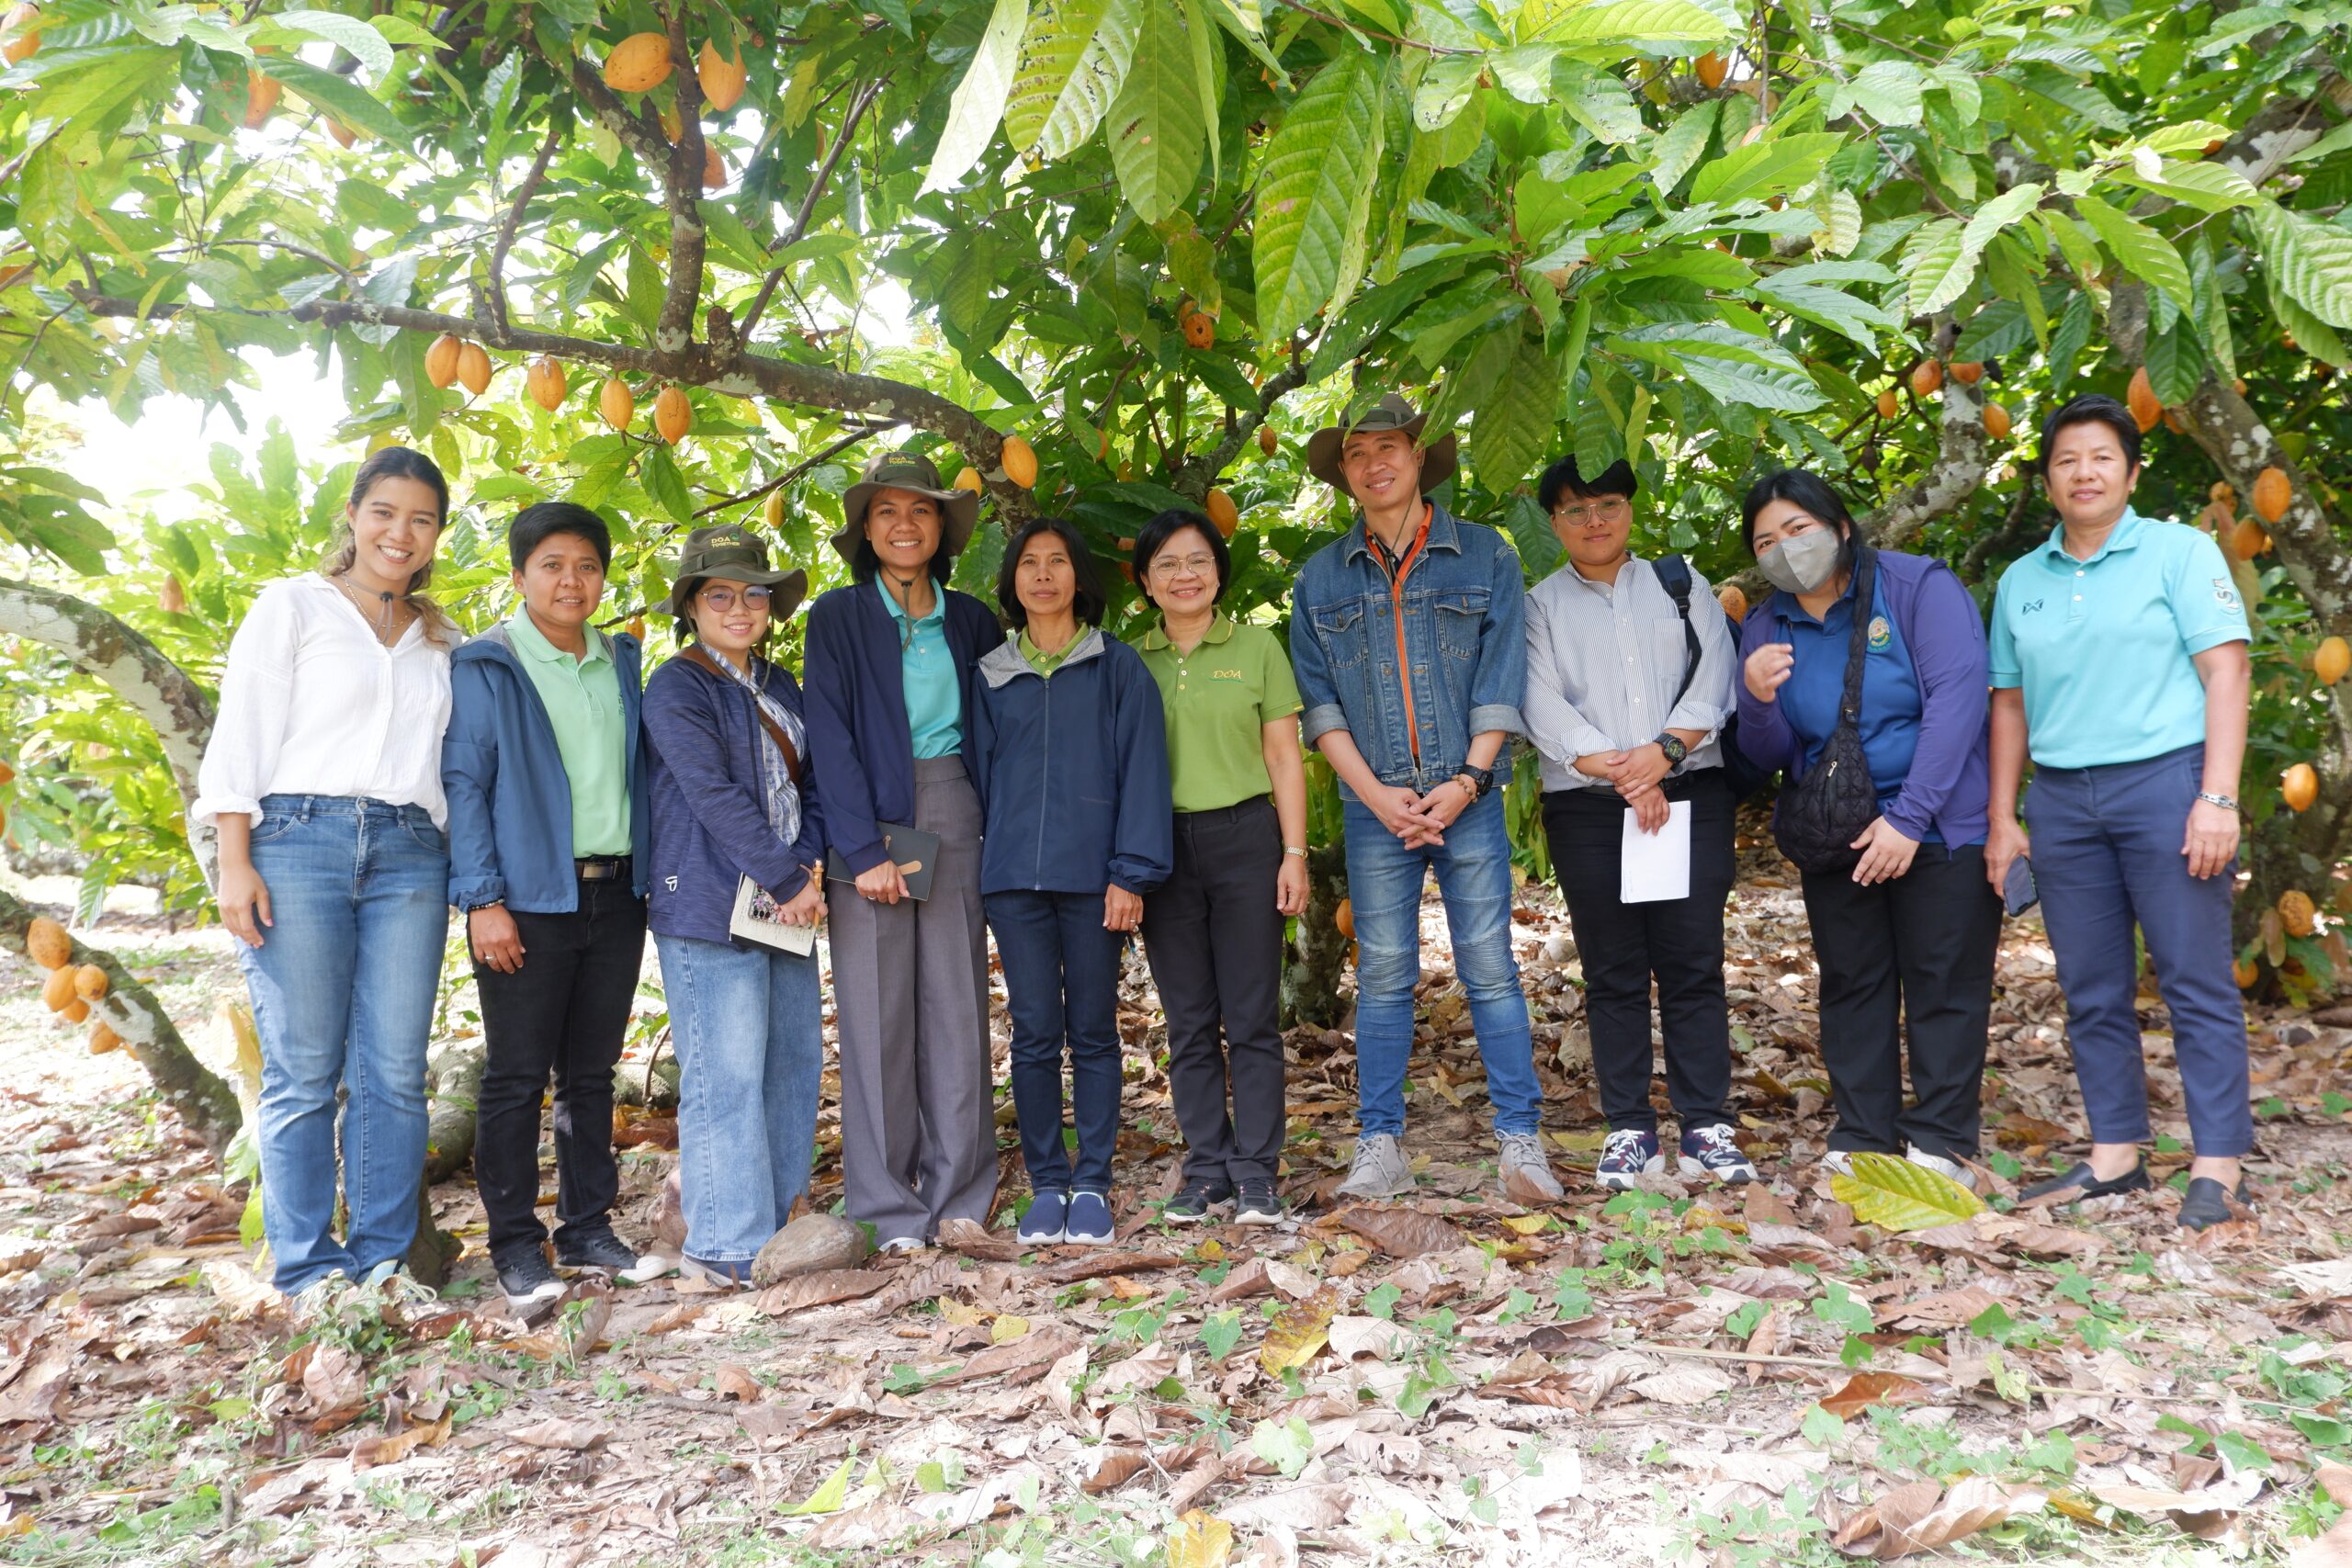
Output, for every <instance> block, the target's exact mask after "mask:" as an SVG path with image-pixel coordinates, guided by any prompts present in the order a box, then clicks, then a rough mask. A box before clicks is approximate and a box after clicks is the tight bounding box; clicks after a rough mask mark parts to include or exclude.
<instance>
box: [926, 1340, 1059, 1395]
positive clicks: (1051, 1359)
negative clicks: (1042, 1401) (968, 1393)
mask: <svg viewBox="0 0 2352 1568" xmlns="http://www.w3.org/2000/svg"><path fill="white" fill-rule="evenodd" d="M1076 1348H1078V1337H1077V1336H1076V1335H1074V1334H1072V1333H1070V1332H1069V1330H1068V1329H1066V1328H1058V1327H1057V1328H1046V1329H1041V1330H1039V1331H1038V1332H1036V1333H1035V1334H1024V1335H1023V1336H1022V1337H1020V1338H1018V1339H1015V1340H1013V1341H1012V1343H1010V1344H1006V1345H991V1346H989V1348H987V1349H985V1350H983V1351H981V1352H980V1353H979V1354H978V1355H977V1356H975V1357H973V1358H972V1359H970V1360H968V1361H967V1362H965V1363H964V1364H963V1365H962V1366H960V1367H958V1368H956V1370H955V1371H952V1372H949V1373H948V1374H947V1375H946V1376H945V1377H943V1378H941V1379H940V1380H938V1381H939V1382H942V1383H959V1382H974V1381H976V1380H978V1379H980V1378H993V1377H1012V1376H1017V1375H1018V1374H1019V1373H1022V1372H1024V1371H1037V1372H1041V1373H1042V1372H1043V1371H1045V1369H1046V1368H1047V1367H1050V1366H1052V1365H1053V1364H1054V1363H1055V1362H1056V1361H1058V1360H1060V1359H1062V1358H1063V1357H1064V1356H1067V1355H1069V1353H1070V1351H1072V1350H1073V1349H1076Z"/></svg>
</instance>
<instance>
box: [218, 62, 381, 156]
mask: <svg viewBox="0 0 2352 1568" xmlns="http://www.w3.org/2000/svg"><path fill="white" fill-rule="evenodd" d="M254 67H255V68H256V69H258V70H259V71H260V72H261V73H262V74H263V75H265V76H275V77H276V78H277V80H279V81H281V82H283V83H285V84H286V85H288V86H289V87H291V88H293V89H294V90H295V91H296V92H297V93H299V94H300V95H301V96H302V99H303V101H304V102H306V103H308V104H310V105H311V106H312V107H315V108H319V109H322V110H324V111H325V112H326V113H328V114H331V115H333V116H334V118H337V119H339V120H341V121H343V123H344V124H345V125H347V126H349V127H351V128H352V129H353V130H364V131H366V132H368V135H370V136H374V137H379V138H380V139H382V140H383V141H389V142H390V143H391V144H392V145H394V146H395V147H406V146H407V145H408V144H409V141H408V127H406V126H404V125H402V124H401V122H400V121H399V120H398V119H397V118H393V115H392V111H391V110H390V109H389V108H387V107H384V106H383V104H382V103H380V102H379V101H378V100H377V99H375V98H373V97H370V96H368V92H367V91H366V89H364V88H362V87H361V86H360V85H358V84H357V83H356V82H354V81H353V80H352V79H351V78H350V77H348V76H338V75H336V74H335V73H334V72H332V71H322V70H321V69H319V67H317V66H315V65H313V64H311V62H309V61H307V60H295V59H291V58H288V56H285V55H279V54H265V55H262V56H260V57H259V58H257V59H256V60H254Z"/></svg>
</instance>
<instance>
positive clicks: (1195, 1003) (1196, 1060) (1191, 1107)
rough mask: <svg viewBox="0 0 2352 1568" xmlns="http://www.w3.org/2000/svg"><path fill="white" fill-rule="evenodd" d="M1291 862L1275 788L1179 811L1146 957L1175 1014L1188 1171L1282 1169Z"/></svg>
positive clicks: (1171, 1077) (1151, 910)
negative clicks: (1283, 881) (1286, 860)
mask: <svg viewBox="0 0 2352 1568" xmlns="http://www.w3.org/2000/svg"><path fill="white" fill-rule="evenodd" d="M1282 863H1283V837H1282V825H1281V823H1280V822H1279V821H1278V820H1277V819H1276V818H1275V816H1274V807H1273V803H1272V801H1271V800H1269V799H1268V798H1267V797H1266V796H1264V795H1260V796H1259V797H1258V798H1256V799H1255V800H1245V801H1243V802H1242V803H1241V804H1240V805H1238V806H1231V807H1226V808H1224V809H1223V810H1219V811H1180V812H1178V813H1177V814H1176V870H1175V874H1173V875H1172V876H1170V878H1169V879H1168V881H1167V883H1166V885H1165V886H1161V887H1160V888H1159V890H1158V891H1156V892H1154V893H1151V894H1150V895H1148V897H1145V899H1144V901H1143V946H1144V956H1145V957H1146V958H1147V959H1148V960H1149V961H1150V964H1151V978H1152V983H1153V984H1154V985H1156V986H1158V987H1159V1005H1160V1007H1161V1009H1162V1010H1164V1011H1165V1012H1166V1013H1167V1015H1168V1089H1169V1093H1170V1098H1172V1099H1173V1100H1175V1102H1176V1124H1177V1126H1178V1127H1180V1128H1182V1130H1183V1134H1184V1177H1185V1179H1187V1180H1206V1181H1211V1182H1223V1181H1234V1182H1238V1181H1241V1180H1243V1179H1251V1178H1263V1179H1266V1180H1269V1181H1272V1180H1273V1179H1274V1178H1275V1175H1276V1172H1277V1170H1278V1168H1279V1167H1280V1163H1281V1160H1282V1153H1283V1130H1284V1126H1285V1111H1284V1107H1283V1037H1282V1030H1281V1028H1280V1025H1279V1019H1280V1014H1281V1008H1282V981H1283V916H1282V913H1281V911H1279V910H1277V909H1276V908H1274V879H1275V877H1276V876H1277V875H1278V874H1280V873H1281V871H1282ZM1220 1024H1222V1025H1223V1027H1224V1041H1223V1043H1221V1044H1220V1043H1219V1041H1218V1038H1217V1036H1218V1026H1219V1025H1220ZM1228 1094H1229V1096H1230V1107H1231V1108H1230V1111H1228V1110H1227V1097H1228Z"/></svg>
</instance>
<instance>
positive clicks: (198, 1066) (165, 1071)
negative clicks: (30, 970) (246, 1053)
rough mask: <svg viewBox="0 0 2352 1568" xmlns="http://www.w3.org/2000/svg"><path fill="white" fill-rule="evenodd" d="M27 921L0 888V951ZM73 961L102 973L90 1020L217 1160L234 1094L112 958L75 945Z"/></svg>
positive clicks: (21, 935) (14, 943) (18, 937)
mask: <svg viewBox="0 0 2352 1568" xmlns="http://www.w3.org/2000/svg"><path fill="white" fill-rule="evenodd" d="M33 919H34V914H33V911H32V910H31V909H30V908H27V907H26V905H25V904H24V902H23V901H22V900H20V899H18V898H17V897H14V896H13V895H11V894H10V893H8V892H7V890H6V889H5V888H0V947H6V948H7V949H8V950H9V951H11V952H14V953H23V952H24V951H25V931H26V928H27V927H28V926H30V925H31V924H32V922H33ZM74 963H75V964H96V965H97V966H98V967H99V968H100V969H103V970H105V971H106V976H107V994H106V995H105V996H103V997H101V998H98V999H97V1000H96V1001H95V1002H92V1003H91V1004H90V1016H91V1017H92V1018H93V1019H96V1020H103V1021H105V1023H106V1024H107V1027H108V1028H110V1029H112V1030H113V1031H114V1032H115V1033H117V1034H118V1035H119V1036H121V1038H122V1043H123V1048H124V1049H125V1050H127V1051H129V1052H130V1054H131V1055H134V1056H136V1057H138V1058H139V1065H140V1066H142V1067H144V1068H146V1069H147V1076H148V1077H149V1078H150V1079H152V1080H153V1083H154V1085H155V1090H156V1092H157V1093H158V1094H160V1095H162V1096H163V1098H164V1103H165V1104H166V1105H169V1106H170V1107H171V1108H172V1109H173V1110H174V1111H176V1112H177V1113H178V1115H179V1118H180V1120H181V1121H182V1122H185V1123H186V1124H187V1129H188V1131H190V1132H192V1133H194V1134H196V1135H197V1136H198V1137H199V1138H201V1139H203V1140H204V1145H205V1147H207V1148H209V1149H210V1150H211V1151H212V1155H213V1157H214V1158H216V1159H217V1158H219V1157H220V1153H221V1151H222V1150H224V1149H226V1148H227V1147H228V1146H229V1140H230V1139H232V1138H233V1137H235V1136H236V1135H237V1128H238V1126H239V1124H240V1123H241V1122H243V1115H242V1113H241V1112H240V1111H239V1110H238V1107H237V1095H236V1091H235V1090H234V1089H231V1088H230V1087H229V1085H228V1083H227V1081H226V1080H225V1079H223V1078H222V1077H220V1075H219V1074H217V1073H215V1072H213V1071H212V1069H210V1068H209V1067H208V1066H205V1065H204V1064H203V1063H202V1062H199V1061H198V1060H197V1059H196V1055H195V1053H194V1052H192V1051H190V1050H189V1049H188V1048H187V1041H185V1040H183V1039H182V1038H180V1032H179V1030H178V1029H177V1028H176V1027H175V1026H174V1024H173V1022H172V1020H171V1015H170V1014H169V1013H166V1012H165V1011H164V1009H163V1004H161V1003H160V1002H158V1001H156V1000H155V998H154V994H153V992H151V991H149V990H148V989H147V987H144V986H142V985H141V984H140V983H139V982H138V981H137V980H135V979H133V978H132V977H131V975H130V971H129V970H128V969H125V968H124V967H123V966H122V964H121V963H120V962H119V960H118V959H116V957H115V956H114V954H112V953H106V952H102V951H100V950H99V949H97V948H95V947H87V946H85V945H84V944H83V943H81V942H75V943H74Z"/></svg>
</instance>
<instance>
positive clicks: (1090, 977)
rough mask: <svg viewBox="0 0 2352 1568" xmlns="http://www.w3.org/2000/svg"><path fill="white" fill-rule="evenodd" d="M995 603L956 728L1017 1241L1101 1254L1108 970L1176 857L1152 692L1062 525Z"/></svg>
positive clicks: (1112, 1047)
mask: <svg viewBox="0 0 2352 1568" xmlns="http://www.w3.org/2000/svg"><path fill="white" fill-rule="evenodd" d="M997 603H998V604H1000V605H1001V606H1002V607H1003V610H1004V617H1005V619H1006V620H1008V621H1011V622H1012V625H1013V626H1015V627H1016V628H1017V629H1018V632H1019V636H1018V637H1017V638H1016V639H1015V640H1014V641H1012V642H1008V643H1003V644H1001V645H999V646H998V647H997V648H996V649H994V650H993V651H991V652H990V653H989V655H988V656H987V657H986V658H984V659H982V660H980V682H979V692H978V695H979V701H978V703H977V704H976V705H974V707H973V714H972V717H973V737H974V742H975V746H974V749H975V750H976V751H977V753H978V757H979V763H980V771H979V786H980V798H981V799H983V800H984V801H986V802H987V803H988V807H987V810H988V817H987V822H988V826H987V829H986V830H985V833H984V836H983V837H982V840H981V845H980V896H981V897H982V898H983V899H985V900H986V902H987V905H988V914H989V930H990V931H994V932H995V933H996V951H997V956H998V957H999V958H1000V959H1001V960H1002V962H1003V964H1004V999H1005V1007H1006V1009H1007V1010H1008V1011H1010V1012H1011V1013H1012V1104H1013V1110H1014V1112H1015V1114H1016V1116H1017V1117H1018V1119H1019V1122H1020V1127H1021V1160H1022V1163H1023V1165H1024V1166H1026V1167H1027V1168H1028V1171H1029V1189H1030V1193H1031V1197H1030V1201H1029V1207H1028V1209H1027V1210H1026V1212H1024V1213H1023V1215H1022V1218H1021V1227H1020V1236H1021V1239H1022V1241H1023V1242H1024V1243H1027V1244H1028V1245H1030V1246H1032V1247H1050V1246H1053V1245H1055V1244H1056V1243H1058V1242H1072V1243H1076V1244H1079V1245H1081V1246H1091V1247H1101V1246H1104V1245H1106V1244H1108V1243H1109V1241H1110V1240H1111V1235H1112V1229H1113V1222H1112V1206H1111V1155H1112V1151H1113V1149H1114V1146H1115V1145H1116V1144H1117V1143H1118V1139H1119V1081H1120V1073H1119V1054H1120V1048H1119V961H1120V955H1121V954H1122V953H1125V950H1126V945H1127V940H1128V936H1129V933H1131V932H1133V931H1135V929H1136V926H1137V925H1138V924H1140V923H1141V922H1142V919H1143V910H1144V896H1145V895H1146V894H1148V893H1149V892H1150V891H1151V890H1152V889H1153V888H1155V887H1158V886H1159V885H1160V884H1161V883H1163V882H1165V881H1167V880H1168V873H1169V868H1170V862H1171V860H1172V858H1173V855H1174V845H1173V837H1172V835H1173V829H1172V828H1171V826H1170V809H1171V808H1170V804H1169V790H1168V739H1167V735H1166V732H1165V729H1164V728H1163V725H1164V720H1163V719H1162V716H1161V712H1160V705H1159V687H1158V686H1157V685H1155V684H1154V683H1153V682H1152V678H1151V671H1148V670H1147V669H1145V668H1144V662H1143V659H1142V656H1141V655H1139V654H1137V653H1136V650H1135V649H1132V648H1129V647H1128V646H1127V645H1126V644H1125V643H1123V642H1118V641H1115V640H1114V639H1112V638H1110V637H1104V636H1103V630H1102V626H1103V589H1102V584H1101V583H1100V581H1098V580H1097V579H1096V577H1095V574H1094V558H1093V556H1092V554H1091V552H1090V551H1089V550H1088V549H1087V547H1086V540H1085V538H1084V537H1083V536H1081V535H1080V533H1079V531H1078V530H1077V529H1076V528H1075V527H1073V526H1072V525H1069V523H1066V522H1064V521H1062V520H1061V519H1060V518H1058V517H1038V518H1033V519H1032V520H1030V521H1029V522H1027V523H1024V524H1023V525H1021V527H1020V529H1019V531H1018V532H1016V533H1015V534H1014V535H1013V536H1012V540H1011V542H1010V543H1008V544H1007V545H1006V546H1005V548H1004V566H1003V569H1002V570H1001V571H1000V572H999V573H998V575H997ZM1065 1056H1067V1057H1068V1060H1069V1080H1070V1097H1069V1103H1070V1110H1071V1112H1072V1117H1073V1120H1074V1122H1076V1127H1075V1129H1074V1130H1075V1131H1076V1133H1077V1134H1078V1151H1077V1152H1078V1157H1077V1159H1076V1160H1075V1161H1073V1160H1072V1159H1071V1158H1070V1152H1069V1148H1068V1147H1067V1146H1066V1145H1065V1144H1064V1141H1063V1137H1062V1063H1063V1060H1064V1057H1065Z"/></svg>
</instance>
